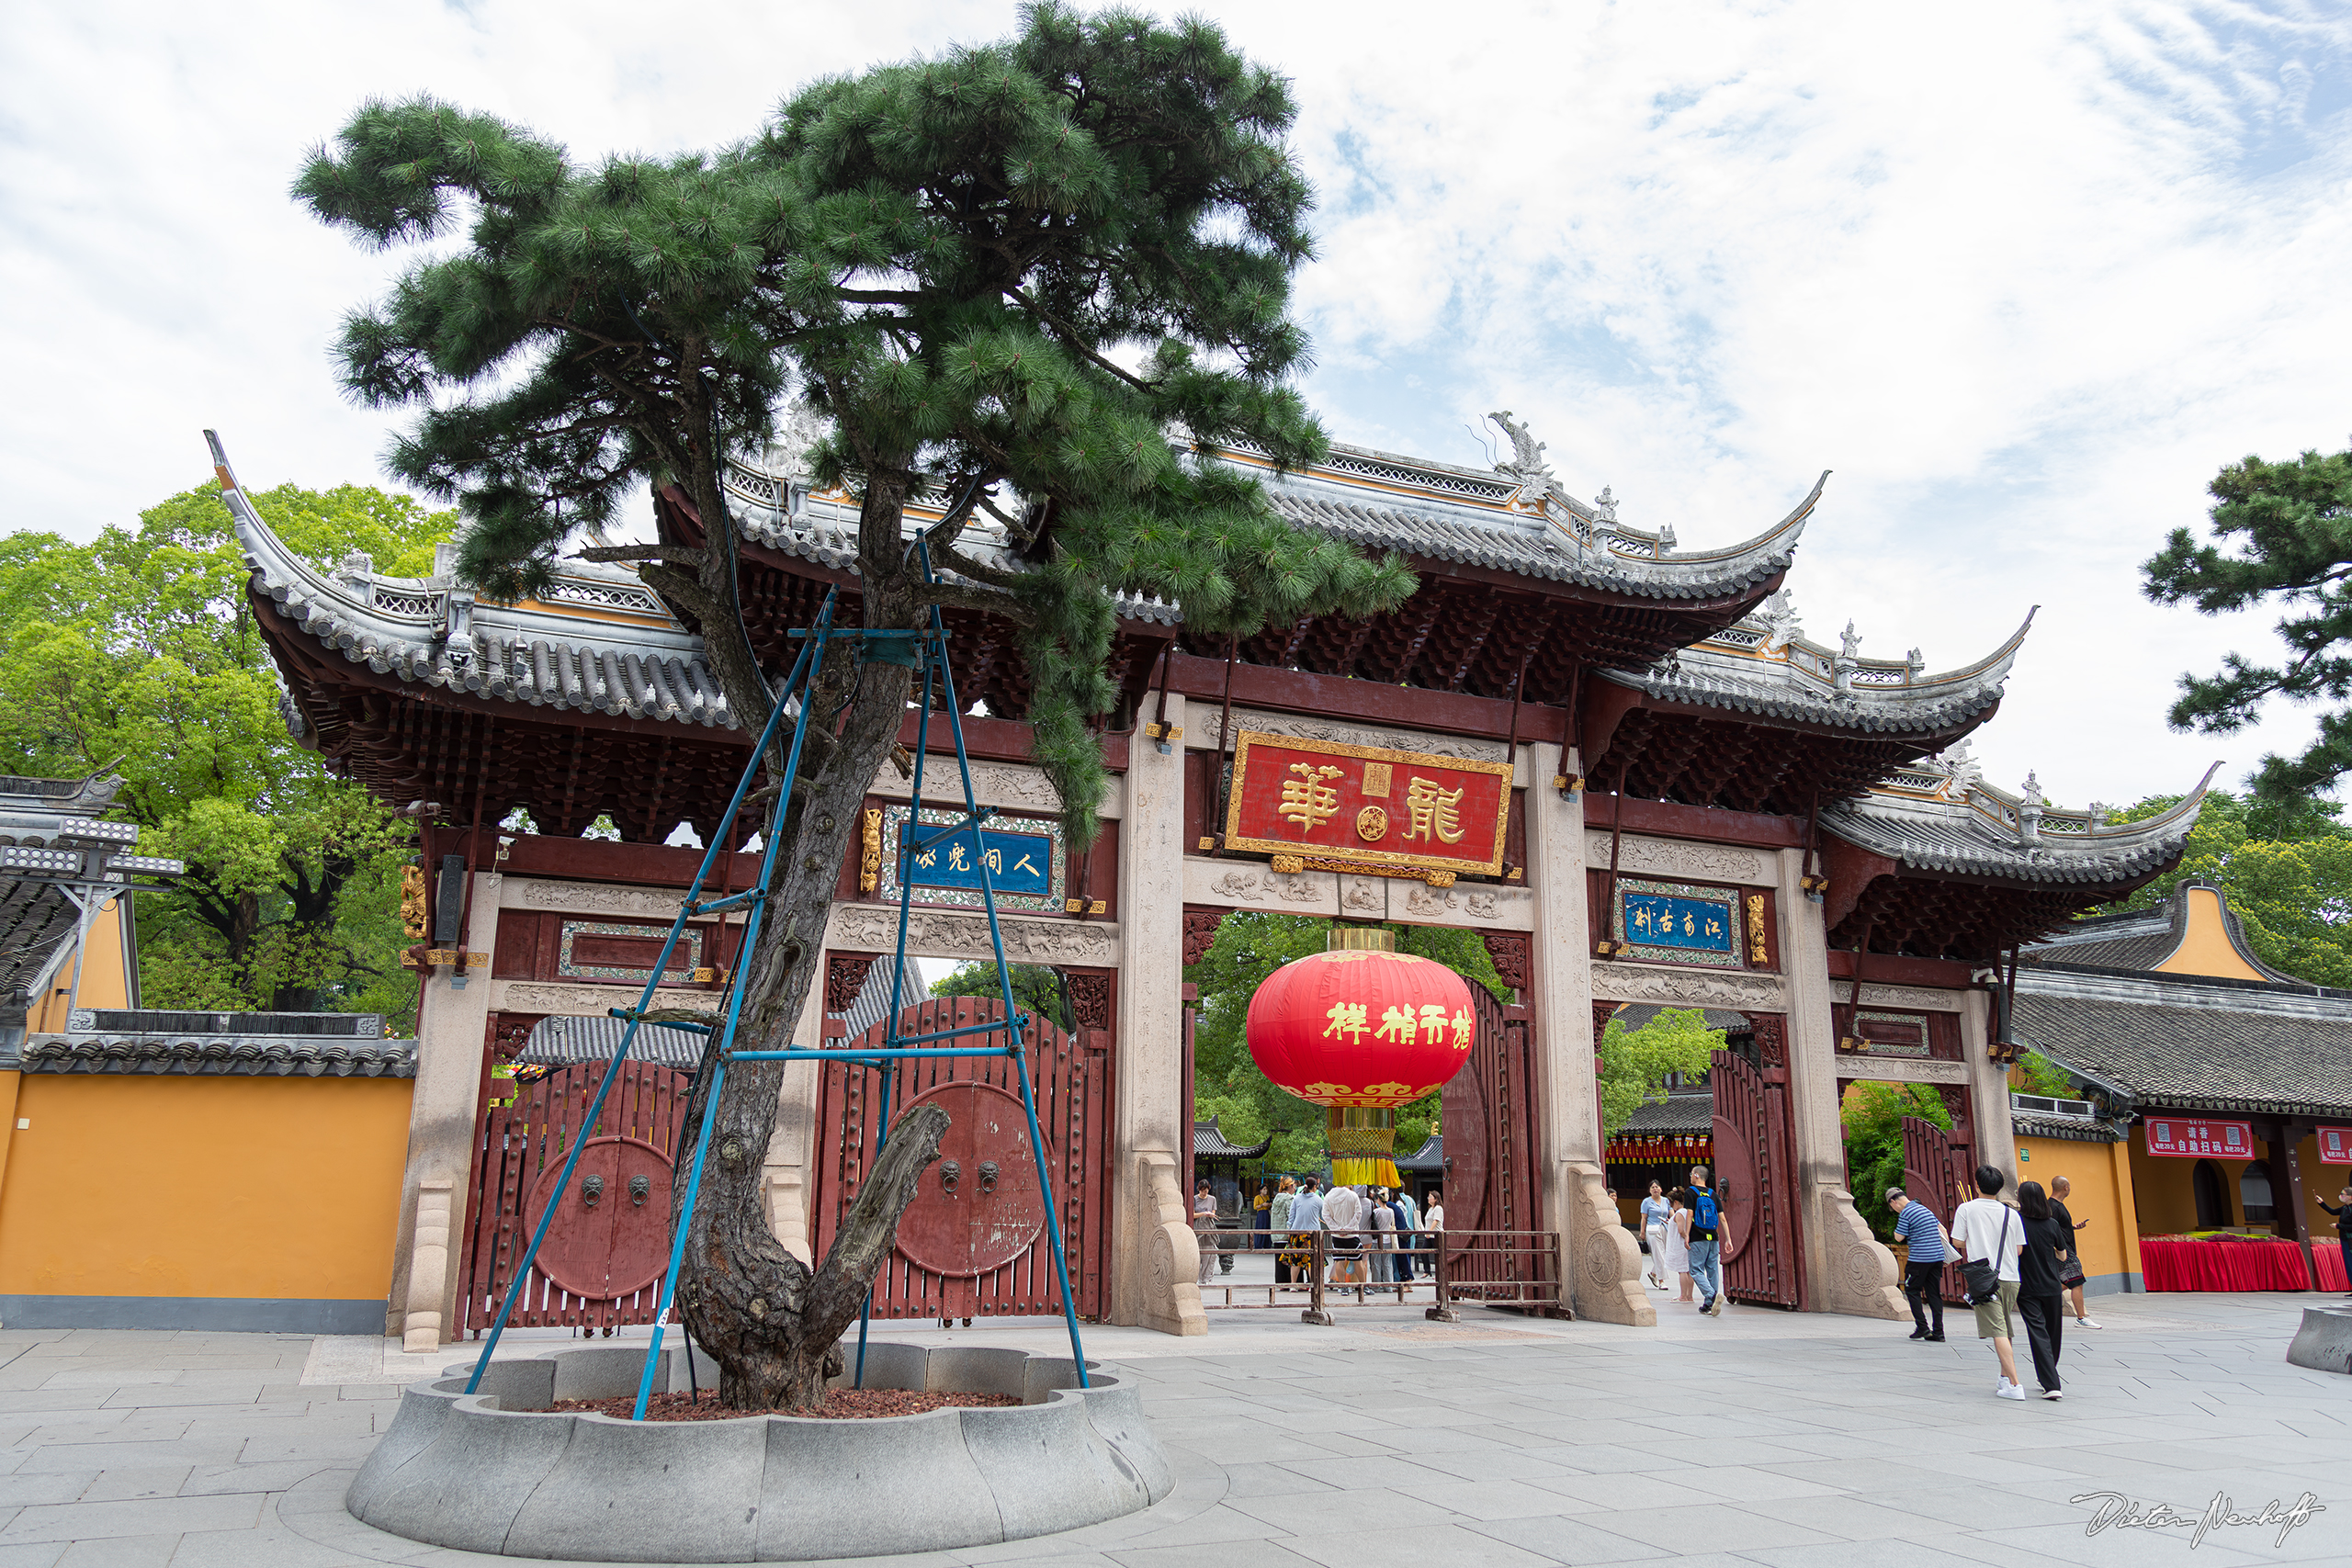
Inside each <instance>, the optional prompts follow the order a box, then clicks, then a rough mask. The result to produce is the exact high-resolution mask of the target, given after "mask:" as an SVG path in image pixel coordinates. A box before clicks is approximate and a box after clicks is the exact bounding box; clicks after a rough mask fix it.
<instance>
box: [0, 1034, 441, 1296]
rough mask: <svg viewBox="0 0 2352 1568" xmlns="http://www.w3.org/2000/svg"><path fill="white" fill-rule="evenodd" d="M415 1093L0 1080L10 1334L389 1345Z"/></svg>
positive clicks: (347, 1083) (292, 1084) (182, 1081)
mask: <svg viewBox="0 0 2352 1568" xmlns="http://www.w3.org/2000/svg"><path fill="white" fill-rule="evenodd" d="M410 1088H411V1085H410V1082H409V1080H407V1079H405V1078H345V1077H318V1078H312V1077H177V1076H156V1077H133V1076H126V1075H122V1074H112V1073H107V1074H87V1075H85V1074H64V1073H26V1074H20V1073H0V1107H5V1108H6V1112H7V1115H6V1122H0V1127H5V1132H0V1324H5V1325H6V1326H7V1327H10V1328H30V1327H121V1328H130V1327H182V1328H251V1329H268V1330H276V1331H280V1332H302V1333H345V1334H348V1333H368V1334H379V1333H381V1332H382V1331H383V1324H384V1303H385V1296H386V1292H387V1291H388V1289H389V1288H390V1282H391V1256H392V1239H393V1233H394V1230H395V1228H396V1225H397V1222H398V1207H399V1201H400V1187H401V1166H402V1162H403V1159H404V1157H405V1155H406V1151H407V1146H408V1122H409V1093H410Z"/></svg>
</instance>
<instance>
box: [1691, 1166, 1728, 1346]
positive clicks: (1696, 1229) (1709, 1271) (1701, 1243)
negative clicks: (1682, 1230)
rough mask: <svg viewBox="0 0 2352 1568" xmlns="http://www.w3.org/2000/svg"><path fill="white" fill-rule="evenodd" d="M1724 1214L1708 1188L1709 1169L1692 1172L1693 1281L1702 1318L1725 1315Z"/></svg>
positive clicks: (1695, 1168)
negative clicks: (1720, 1235) (1719, 1232)
mask: <svg viewBox="0 0 2352 1568" xmlns="http://www.w3.org/2000/svg"><path fill="white" fill-rule="evenodd" d="M1722 1224H1723V1210H1722V1208H1721V1207H1720V1206H1719V1205H1718V1204H1717V1203H1716V1201H1715V1193H1714V1189H1713V1188H1711V1187H1709V1186H1708V1185H1707V1168H1706V1167H1705V1166H1703V1165H1694V1166H1692V1167H1691V1280H1692V1281H1693V1282H1694V1283H1696V1284H1697V1285H1698V1287H1699V1314H1700V1315H1701V1316H1702V1317H1721V1316H1723V1314H1724V1270H1723V1243H1722V1242H1721V1241H1720V1240H1719V1239H1718V1237H1717V1235H1716V1232H1717V1230H1718V1229H1719V1228H1720V1227H1721V1225H1722Z"/></svg>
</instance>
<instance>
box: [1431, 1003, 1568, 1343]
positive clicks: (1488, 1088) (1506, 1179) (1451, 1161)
mask: <svg viewBox="0 0 2352 1568" xmlns="http://www.w3.org/2000/svg"><path fill="white" fill-rule="evenodd" d="M1470 1003H1471V1010H1472V1013H1473V1014H1474V1015H1475V1016H1476V1020H1477V1024H1478V1036H1477V1042H1476V1044H1474V1045H1472V1046H1471V1048H1470V1059H1469V1060H1468V1061H1467V1062H1464V1064H1463V1066H1462V1070H1461V1071H1459V1072H1457V1073H1455V1074H1454V1075H1453V1078H1452V1079H1451V1080H1450V1081H1449V1082H1448V1083H1447V1084H1446V1086H1445V1089H1444V1091H1443V1093H1442V1096H1441V1098H1440V1100H1439V1102H1438V1103H1439V1108H1440V1114H1441V1115H1442V1119H1443V1125H1444V1127H1445V1181H1444V1185H1443V1187H1442V1189H1441V1191H1442V1193H1443V1195H1444V1198H1445V1228H1446V1229H1447V1230H1448V1231H1449V1232H1454V1233H1464V1237H1465V1239H1464V1245H1465V1246H1476V1244H1475V1243H1470V1242H1468V1240H1467V1235H1466V1233H1470V1232H1478V1231H1484V1232H1498V1231H1500V1232H1518V1233H1521V1235H1522V1236H1524V1235H1528V1233H1532V1232H1535V1231H1540V1230H1542V1229H1543V1228H1544V1213H1543V1200H1542V1187H1541V1186H1540V1184H1539V1183H1538V1181H1537V1180H1536V1154H1535V1151H1536V1146H1537V1144H1536V1123H1535V1118H1536V1115H1537V1113H1538V1112H1537V1108H1536V1105H1537V1102H1536V1094H1535V1067H1534V1059H1533V1058H1534V1052H1533V1047H1532V1043H1531V1042H1530V1040H1529V1038H1528V1033H1529V1031H1528V1019H1527V1010H1525V1009H1524V1008H1516V1007H1514V1008H1505V1007H1503V1006H1502V1005H1501V1004H1500V1003H1498V1002H1497V1001H1496V1000H1495V998H1494V996H1493V994H1492V993H1491V992H1489V991H1488V990H1487V988H1486V987H1484V986H1476V985H1474V986H1472V987H1470ZM1498 1245H1499V1244H1498ZM1446 1279H1447V1289H1448V1290H1449V1291H1451V1292H1453V1293H1454V1294H1455V1295H1458V1296H1461V1297H1463V1298H1464V1299H1465V1300H1475V1299H1476V1298H1477V1297H1478V1296H1479V1295H1480V1294H1481V1293H1482V1292H1481V1291H1480V1286H1481V1285H1482V1284H1484V1285H1487V1286H1496V1287H1502V1288H1501V1289H1497V1290H1493V1291H1491V1292H1487V1293H1492V1294H1496V1295H1499V1296H1510V1297H1512V1298H1513V1299H1518V1298H1520V1297H1521V1296H1523V1295H1525V1294H1526V1293H1527V1292H1530V1291H1531V1290H1532V1289H1533V1288H1534V1286H1535V1285H1536V1284H1537V1283H1538V1282H1542V1283H1545V1284H1551V1285H1555V1284H1556V1280H1555V1276H1554V1275H1553V1273H1552V1270H1551V1269H1550V1268H1549V1258H1548V1255H1543V1256H1539V1254H1538V1253H1537V1252H1536V1251H1534V1250H1532V1248H1517V1247H1515V1246H1514V1247H1510V1248H1507V1249H1506V1250H1500V1251H1498V1250H1493V1249H1491V1248H1489V1249H1487V1250H1481V1251H1472V1252H1466V1253H1465V1254H1464V1256H1463V1257H1461V1258H1455V1259H1453V1262H1452V1265H1451V1267H1450V1268H1449V1269H1448V1270H1447V1274H1446Z"/></svg>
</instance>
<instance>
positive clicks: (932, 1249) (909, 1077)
mask: <svg viewBox="0 0 2352 1568" xmlns="http://www.w3.org/2000/svg"><path fill="white" fill-rule="evenodd" d="M1003 1016H1004V1007H1003V1004H1002V1003H1001V1002H997V1001H988V1000H982V999H978V998H972V997H940V998H933V999H932V1000H929V1001H925V1002H922V1003H919V1004H918V1005H916V1006H914V1007H911V1008H909V1009H908V1010H906V1011H905V1012H904V1013H902V1014H900V1015H899V1032H900V1033H901V1034H902V1035H910V1034H928V1033H932V1032H936V1031H939V1030H944V1029H955V1028H959V1027H962V1026H964V1025H967V1024H973V1023H983V1022H991V1021H998V1020H1001V1019H1002V1017H1003ZM1080 1022H1081V1023H1084V1022H1085V1019H1084V1018H1083V1017H1081V1019H1080ZM886 1034H887V1030H886V1028H885V1026H884V1025H882V1024H878V1023H877V1024H876V1025H875V1026H874V1027H873V1028H872V1029H870V1030H868V1031H866V1032H865V1034H864V1035H862V1036H860V1037H859V1040H858V1041H855V1042H847V1043H845V1047H849V1046H854V1045H855V1044H857V1043H864V1044H866V1045H869V1046H871V1045H879V1044H881V1043H883V1041H884V1038H885V1036H886ZM1088 1038H1089V1039H1090V1040H1098V1039H1099V1040H1103V1041H1104V1042H1105V1043H1103V1044H1099V1045H1098V1044H1085V1045H1081V1044H1079V1043H1073V1042H1072V1041H1071V1039H1070V1037H1069V1035H1067V1034H1064V1033H1063V1032H1061V1031H1060V1030H1058V1029H1056V1028H1054V1027H1053V1026H1052V1025H1051V1024H1049V1023H1046V1022H1045V1021H1042V1020H1040V1021H1034V1022H1033V1023H1032V1024H1031V1025H1030V1028H1029V1032H1028V1037H1027V1043H1026V1046H1025V1049H1024V1055H1025V1056H1026V1059H1027V1061H1028V1065H1029V1076H1030V1080H1031V1082H1032V1084H1033V1085H1034V1086H1035V1093H1036V1096H1037V1124H1038V1128H1039V1131H1040V1132H1041V1133H1042V1134H1044V1136H1045V1140H1046V1170H1047V1172H1048V1173H1049V1175H1050V1176H1051V1177H1052V1179H1053V1182H1054V1202H1055V1204H1056V1207H1057V1210H1058V1218H1059V1219H1060V1221H1061V1227H1062V1238H1063V1244H1064V1247H1065V1256H1066V1258H1067V1260H1068V1263H1069V1276H1070V1288H1071V1291H1072V1292H1073V1293H1074V1294H1075V1295H1076V1296H1077V1303H1076V1305H1077V1309H1078V1311H1079V1313H1080V1314H1081V1315H1083V1316H1088V1317H1099V1316H1101V1315H1102V1314H1103V1310H1104V1308H1105V1306H1106V1304H1107V1297H1106V1286H1107V1280H1106V1277H1105V1276H1106V1272H1107V1266H1108V1260H1109V1249H1110V1239H1111V1224H1110V1220H1111V1215H1110V1199H1111V1191H1110V1159H1109V1147H1110V1145H1109V1138H1110V1115H1111V1100H1110V1090H1111V1054H1110V1050H1109V1048H1108V1044H1107V1040H1108V1036H1107V1034H1105V1033H1103V1032H1101V1031H1097V1030H1089V1031H1088ZM1005 1039H1006V1037H1005V1032H1003V1031H1002V1030H997V1031H993V1032H989V1033H987V1034H979V1035H967V1036H964V1037H963V1040H962V1042H961V1043H966V1044H972V1045H994V1046H996V1047H997V1048H998V1049H1000V1050H1001V1049H1002V1047H1003V1045H1004V1043H1005ZM880 1084H881V1077H880V1073H879V1071H878V1070H877V1069H874V1068H868V1067H859V1066H849V1065H847V1064H843V1065H842V1066H832V1065H830V1064H828V1065H826V1066H824V1067H822V1068H821V1069H820V1077H819V1080H818V1101H817V1125H818V1126H819V1127H820V1129H823V1134H822V1135H823V1138H824V1141H825V1145H824V1146H825V1153H824V1154H823V1156H822V1157H820V1159H819V1161H818V1164H817V1172H816V1195H815V1198H816V1201H815V1213H816V1222H817V1234H816V1237H815V1243H816V1248H817V1255H818V1256H819V1257H820V1258H822V1257H823V1256H824V1254H825V1252H826V1250H827V1249H828V1248H829V1247H831V1246H832V1243H833V1236H834V1235H835V1233H836V1232H838V1231H839V1229H840V1228H841V1220H842V1215H843V1214H845V1213H848V1212H849V1206H850V1204H851V1203H853V1202H854V1201H856V1198H857V1193H858V1190H859V1188H860V1187H861V1186H862V1185H863V1184H864V1181H865V1172H866V1169H867V1166H868V1163H869V1151H870V1150H871V1148H872V1147H873V1144H874V1137H875V1127H874V1117H875V1111H876V1103H877V1101H876V1095H877V1093H878V1091H879V1089H880ZM921 1102H931V1103H935V1104H937V1105H939V1106H941V1107H943V1108H944V1110H945V1111H947V1113H948V1117H949V1124H948V1129H947V1133H946V1135H945V1136H944V1137H943V1138H942V1139H941V1140H940V1157H939V1160H938V1161H937V1163H935V1164H933V1166H932V1167H931V1168H930V1169H929V1170H926V1171H925V1172H924V1173H923V1175H922V1180H921V1182H920V1183H919V1184H918V1185H917V1187H916V1189H915V1199H914V1201H913V1202H912V1203H910V1204H909V1205H908V1207H907V1213H906V1216H905V1218H904V1219H902V1220H901V1221H900V1222H899V1235H898V1242H897V1245H896V1246H895V1247H893V1248H892V1249H891V1253H890V1257H889V1258H888V1261H886V1262H885V1263H884V1264H883V1266H882V1272H881V1274H880V1276H879V1277H878V1278H876V1280H875V1282H874V1315H875V1316H876V1317H982V1316H1012V1315H1020V1314H1040V1313H1057V1312H1059V1311H1061V1291H1060V1287H1059V1285H1058V1283H1057V1281H1056V1280H1055V1277H1054V1260H1053V1257H1052V1254H1051V1253H1050V1252H1049V1251H1048V1249H1047V1242H1046V1206H1045V1195H1044V1192H1043V1191H1042V1190H1041V1189H1040V1188H1039V1186H1038V1181H1037V1167H1036V1161H1035V1156H1034V1155H1033V1154H1032V1152H1031V1145H1030V1141H1029V1120H1028V1117H1027V1116H1026V1114H1025V1113H1024V1112H1023V1110H1022V1105H1021V1081H1020V1077H1019V1076H1018V1074H1017V1073H1016V1072H1015V1071H1014V1070H1013V1066H1012V1062H1011V1061H1010V1060H1009V1059H1008V1058H1006V1057H1003V1056H960V1057H952V1058H951V1057H936V1058H926V1059H918V1060H914V1061H908V1062H902V1063H900V1064H899V1069H898V1084H897V1088H896V1089H894V1091H893V1092H892V1094H891V1097H890V1116H891V1120H892V1121H894V1122H895V1121H896V1120H897V1119H898V1117H899V1114H900V1113H901V1112H902V1111H904V1110H905V1108H906V1107H907V1106H908V1105H909V1104H910V1103H921Z"/></svg>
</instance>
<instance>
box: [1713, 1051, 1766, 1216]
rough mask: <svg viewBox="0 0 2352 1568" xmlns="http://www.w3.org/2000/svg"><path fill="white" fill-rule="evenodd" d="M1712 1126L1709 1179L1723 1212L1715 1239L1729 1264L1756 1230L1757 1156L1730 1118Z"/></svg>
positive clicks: (1716, 1121) (1720, 1120)
mask: <svg viewBox="0 0 2352 1568" xmlns="http://www.w3.org/2000/svg"><path fill="white" fill-rule="evenodd" d="M1718 1070H1719V1071H1720V1070H1721V1069H1718ZM1714 1122H1715V1125H1714V1133H1715V1140H1714V1142H1715V1168H1714V1169H1713V1170H1712V1171H1710V1172H1708V1175H1709V1176H1710V1177H1711V1178H1712V1179H1713V1181H1714V1188H1715V1202H1716V1205H1717V1206H1718V1207H1719V1208H1720V1209H1721V1210H1722V1211H1723V1215H1722V1223H1721V1224H1719V1225H1717V1226H1716V1228H1715V1235H1716V1236H1717V1237H1718V1238H1719V1239H1720V1240H1721V1242H1722V1244H1723V1247H1722V1258H1723V1261H1724V1262H1725V1263H1729V1262H1730V1261H1731V1260H1732V1259H1733V1258H1737V1257H1738V1256H1739V1255H1740V1254H1741V1253H1743V1252H1745V1251H1747V1242H1748V1238H1749V1237H1750V1236H1751V1235H1754V1234H1755V1230H1756V1152H1755V1151H1754V1150H1753V1149H1751V1148H1749V1147H1748V1146H1747V1134H1746V1133H1744V1132H1743V1131H1741V1130H1740V1129H1739V1128H1738V1127H1736V1126H1735V1125H1734V1124H1733V1122H1732V1121H1731V1119H1730V1118H1729V1117H1726V1116H1720V1115H1719V1116H1717V1117H1716V1118H1715V1119H1714Z"/></svg>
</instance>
